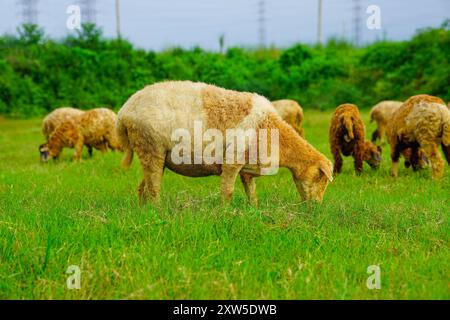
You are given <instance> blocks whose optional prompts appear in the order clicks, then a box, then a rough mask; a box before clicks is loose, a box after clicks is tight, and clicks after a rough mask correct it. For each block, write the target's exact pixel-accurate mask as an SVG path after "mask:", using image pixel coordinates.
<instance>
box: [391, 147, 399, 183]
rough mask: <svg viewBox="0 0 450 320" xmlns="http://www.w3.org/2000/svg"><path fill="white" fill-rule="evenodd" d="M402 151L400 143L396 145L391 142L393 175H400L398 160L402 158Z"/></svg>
mask: <svg viewBox="0 0 450 320" xmlns="http://www.w3.org/2000/svg"><path fill="white" fill-rule="evenodd" d="M401 152H402V148H401V146H400V144H399V143H396V144H394V145H392V144H391V160H392V167H391V176H393V177H397V176H398V162H399V160H400V154H401Z"/></svg>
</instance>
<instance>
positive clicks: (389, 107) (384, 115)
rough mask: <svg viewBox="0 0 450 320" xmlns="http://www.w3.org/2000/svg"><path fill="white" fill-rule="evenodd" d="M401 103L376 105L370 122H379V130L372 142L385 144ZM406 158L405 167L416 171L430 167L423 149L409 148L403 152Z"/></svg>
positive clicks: (382, 102) (384, 102) (373, 136)
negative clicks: (388, 128) (387, 133)
mask: <svg viewBox="0 0 450 320" xmlns="http://www.w3.org/2000/svg"><path fill="white" fill-rule="evenodd" d="M402 104H403V102H401V101H390V100H388V101H381V102H380V103H378V104H377V105H375V106H374V107H373V108H372V110H371V111H370V122H373V121H376V122H377V129H376V130H375V131H374V132H373V134H372V142H374V143H375V142H376V141H377V140H378V139H380V142H381V144H385V136H386V128H387V125H388V123H389V121H390V120H391V119H392V115H393V114H394V112H395V111H396V110H397V109H398V108H400V107H401V105H402ZM402 154H403V157H404V158H405V167H406V168H409V167H412V169H413V170H414V171H417V170H419V169H423V168H425V167H426V166H427V165H428V159H427V157H426V156H425V153H424V152H423V150H421V149H417V150H415V152H414V153H413V150H412V148H407V149H404V150H403V151H402Z"/></svg>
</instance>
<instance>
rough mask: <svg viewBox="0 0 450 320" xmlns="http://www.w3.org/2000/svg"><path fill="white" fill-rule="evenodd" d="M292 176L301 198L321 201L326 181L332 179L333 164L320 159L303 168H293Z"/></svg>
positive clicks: (328, 181) (326, 184)
mask: <svg viewBox="0 0 450 320" xmlns="http://www.w3.org/2000/svg"><path fill="white" fill-rule="evenodd" d="M292 173H293V178H294V182H295V185H296V187H297V190H298V192H299V193H300V195H301V197H302V199H303V200H305V201H308V200H315V201H318V202H321V201H322V199H323V195H324V193H325V190H326V189H327V186H328V183H330V182H331V181H333V164H332V163H331V161H329V160H328V159H326V158H325V159H322V160H320V161H318V162H316V163H314V164H312V165H310V166H309V167H307V168H303V170H301V171H299V170H293V171H292Z"/></svg>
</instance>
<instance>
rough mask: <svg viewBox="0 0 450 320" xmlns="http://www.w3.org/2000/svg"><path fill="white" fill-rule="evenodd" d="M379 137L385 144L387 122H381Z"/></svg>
mask: <svg viewBox="0 0 450 320" xmlns="http://www.w3.org/2000/svg"><path fill="white" fill-rule="evenodd" d="M378 138H380V143H381V144H382V145H383V144H385V143H386V142H385V139H386V125H385V124H380V125H379V126H378Z"/></svg>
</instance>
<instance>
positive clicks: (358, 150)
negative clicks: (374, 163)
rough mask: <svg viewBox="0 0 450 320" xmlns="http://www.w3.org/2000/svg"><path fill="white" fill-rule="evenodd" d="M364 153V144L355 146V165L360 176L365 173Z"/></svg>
mask: <svg viewBox="0 0 450 320" xmlns="http://www.w3.org/2000/svg"><path fill="white" fill-rule="evenodd" d="M363 153H364V144H363V143H361V142H359V143H358V144H357V145H356V146H355V152H354V154H353V163H354V166H355V171H356V174H357V175H360V174H361V172H362V171H363Z"/></svg>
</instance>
